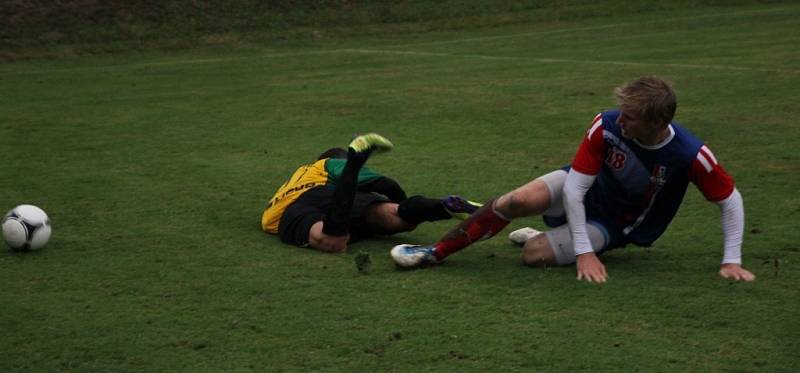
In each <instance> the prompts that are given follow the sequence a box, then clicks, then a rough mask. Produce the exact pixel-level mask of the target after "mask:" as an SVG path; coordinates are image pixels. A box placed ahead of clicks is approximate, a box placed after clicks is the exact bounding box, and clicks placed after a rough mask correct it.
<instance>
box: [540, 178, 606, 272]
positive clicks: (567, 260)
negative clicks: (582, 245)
mask: <svg viewBox="0 0 800 373" xmlns="http://www.w3.org/2000/svg"><path fill="white" fill-rule="evenodd" d="M566 179H567V172H566V171H564V170H555V171H553V172H550V173H548V174H545V175H542V176H541V177H539V178H537V180H541V181H543V182H544V183H545V184H546V185H547V188H548V189H549V190H550V207H549V208H548V209H547V210H546V211H545V212H544V213H543V214H542V215H543V216H544V217H545V219H547V218H554V219H557V218H561V219H564V217H565V214H566V212H565V211H564V193H563V189H564V181H565V180H566ZM586 232H587V233H588V234H589V241H590V242H591V243H592V249H593V250H594V251H595V252H600V251H603V250H605V249H606V246H608V244H609V241H610V237H609V234H608V231H607V230H606V228H605V227H603V225H601V224H600V223H597V222H594V221H591V220H588V221H587V222H586ZM545 236H546V237H547V241H548V242H549V243H550V247H551V248H552V249H553V253H555V256H556V264H558V265H568V264H572V263H575V247H574V246H573V245H572V234H571V233H570V230H569V225H568V224H563V225H560V226H558V227H556V228H554V229H552V230H549V231H547V232H545Z"/></svg>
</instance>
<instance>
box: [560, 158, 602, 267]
mask: <svg viewBox="0 0 800 373" xmlns="http://www.w3.org/2000/svg"><path fill="white" fill-rule="evenodd" d="M594 179H595V176H594V175H586V174H582V173H580V172H578V171H575V170H570V172H569V174H568V175H567V180H566V181H565V182H564V209H565V210H566V212H567V221H568V222H569V229H570V232H571V233H572V243H573V245H574V247H575V255H581V254H586V253H590V252H593V250H592V243H591V242H590V241H589V234H588V233H587V231H586V209H585V207H584V205H583V198H584V196H585V195H586V192H587V191H588V190H589V188H590V187H591V186H592V183H594Z"/></svg>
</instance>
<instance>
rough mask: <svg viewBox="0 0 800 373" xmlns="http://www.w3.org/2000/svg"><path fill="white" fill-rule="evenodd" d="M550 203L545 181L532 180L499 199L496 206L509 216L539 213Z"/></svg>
mask: <svg viewBox="0 0 800 373" xmlns="http://www.w3.org/2000/svg"><path fill="white" fill-rule="evenodd" d="M549 203H550V192H549V190H548V189H547V185H545V184H544V183H543V182H532V183H529V184H527V185H525V186H523V187H521V188H518V189H516V190H513V191H511V192H509V193H507V194H505V195H503V196H502V197H500V198H499V199H498V200H497V204H496V205H495V208H496V209H497V211H498V212H500V213H502V214H503V215H504V216H506V217H509V218H512V219H513V218H519V217H523V216H530V215H538V214H541V213H542V212H543V211H545V210H546V209H547V207H548V205H549Z"/></svg>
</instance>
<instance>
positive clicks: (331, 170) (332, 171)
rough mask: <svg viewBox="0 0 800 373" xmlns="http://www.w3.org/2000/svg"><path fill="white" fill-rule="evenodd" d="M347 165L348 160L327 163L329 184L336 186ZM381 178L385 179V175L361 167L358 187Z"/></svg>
mask: <svg viewBox="0 0 800 373" xmlns="http://www.w3.org/2000/svg"><path fill="white" fill-rule="evenodd" d="M346 163H347V160H346V159H340V158H329V159H328V161H327V162H325V171H328V183H329V184H336V181H337V180H339V177H340V176H341V175H342V170H344V165H345V164H346ZM379 177H383V175H381V174H379V173H377V172H375V171H372V170H370V169H369V168H367V167H366V166H364V167H361V171H359V172H358V185H362V184H364V183H367V182H370V181H372V180H375V179H377V178H379Z"/></svg>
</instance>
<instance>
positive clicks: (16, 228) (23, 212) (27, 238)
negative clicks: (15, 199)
mask: <svg viewBox="0 0 800 373" xmlns="http://www.w3.org/2000/svg"><path fill="white" fill-rule="evenodd" d="M50 233H52V229H51V227H50V218H48V217H47V214H46V213H45V212H44V210H42V209H40V208H38V207H36V206H34V205H19V206H17V207H14V209H13V210H11V211H9V212H8V214H6V216H5V217H4V218H3V239H5V240H6V243H7V244H8V246H11V249H12V250H14V251H28V250H36V249H41V248H42V247H44V245H45V244H47V241H48V240H50Z"/></svg>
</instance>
